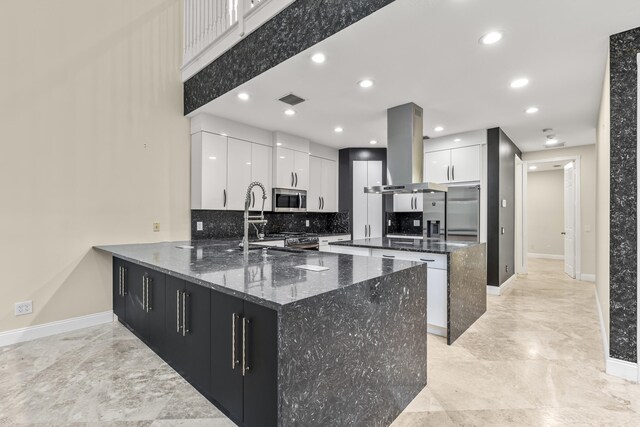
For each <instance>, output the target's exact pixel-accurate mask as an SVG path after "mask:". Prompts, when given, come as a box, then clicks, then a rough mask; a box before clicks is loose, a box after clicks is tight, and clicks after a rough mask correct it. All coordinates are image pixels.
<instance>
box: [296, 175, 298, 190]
mask: <svg viewBox="0 0 640 427" xmlns="http://www.w3.org/2000/svg"><path fill="white" fill-rule="evenodd" d="M297 187H298V172H296V188H297Z"/></svg>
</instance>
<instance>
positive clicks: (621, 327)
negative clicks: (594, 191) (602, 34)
mask: <svg viewBox="0 0 640 427" xmlns="http://www.w3.org/2000/svg"><path fill="white" fill-rule="evenodd" d="M638 53H640V28H636V29H633V30H630V31H626V32H624V33H620V34H616V35H613V36H611V38H610V44H609V54H610V63H609V64H610V71H611V78H610V85H611V97H610V101H611V116H610V117H611V118H610V120H611V136H610V137H611V139H610V149H609V155H610V187H609V188H610V198H609V203H610V220H609V221H610V222H609V228H610V235H609V237H610V246H609V251H610V252H609V256H610V259H611V260H612V261H613V262H611V263H610V265H609V283H610V286H609V297H610V298H609V308H610V315H609V319H610V324H609V355H610V356H611V357H612V358H615V359H619V360H623V361H627V362H632V363H636V362H637V316H638V306H637V285H638V277H637V268H638V252H637V249H638V248H637V241H638V240H637V236H638V229H637V220H638V210H637V198H638V182H637V156H638V116H637V112H638V63H637V61H638V59H637V55H638Z"/></svg>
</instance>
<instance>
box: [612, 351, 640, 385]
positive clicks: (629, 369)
mask: <svg viewBox="0 0 640 427" xmlns="http://www.w3.org/2000/svg"><path fill="white" fill-rule="evenodd" d="M607 374H609V375H613V376H614V377H618V378H622V379H625V380H627V381H632V382H634V383H637V382H638V364H637V363H631V362H625V361H624V360H620V359H614V358H613V357H607Z"/></svg>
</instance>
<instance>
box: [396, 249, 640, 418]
mask: <svg viewBox="0 0 640 427" xmlns="http://www.w3.org/2000/svg"><path fill="white" fill-rule="evenodd" d="M488 299H489V300H488V309H487V313H485V315H484V316H483V317H482V318H481V319H480V320H479V321H478V322H476V324H474V325H473V326H472V327H471V328H470V329H469V330H468V331H467V332H466V333H465V335H463V336H462V337H461V338H460V339H458V341H456V343H455V344H454V345H453V346H451V347H447V346H446V344H445V342H444V340H442V339H440V338H435V337H432V336H429V345H428V360H429V363H428V369H429V371H428V384H429V385H428V386H427V387H426V388H425V389H424V390H423V392H422V393H421V394H420V395H419V396H418V397H417V398H416V399H415V400H414V401H413V402H412V403H411V404H410V405H409V407H407V409H406V410H405V411H404V412H403V413H402V414H401V415H400V416H399V417H398V418H397V419H396V421H395V422H394V424H393V427H407V426H453V425H456V426H459V425H464V426H485V425H486V426H505V425H507V426H525V425H530V426H540V425H544V426H553V425H558V426H560V425H562V426H566V425H576V426H578V425H579V426H584V425H597V426H604V425H606V426H622V425H629V426H632V425H633V426H637V425H639V424H640V406H638V402H640V386H638V385H636V384H632V383H629V382H626V381H624V380H621V379H618V378H614V377H611V376H608V375H606V374H605V373H604V352H603V349H602V339H601V337H600V327H599V320H598V314H597V309H596V301H595V293H594V285H593V284H592V283H588V282H581V281H577V280H572V279H571V278H569V277H568V276H565V275H564V273H563V262H562V261H557V260H546V259H529V275H528V276H527V277H522V278H518V279H517V280H516V281H515V283H514V284H513V285H512V286H511V287H510V289H508V290H507V292H506V293H505V294H504V295H502V296H489V297H488Z"/></svg>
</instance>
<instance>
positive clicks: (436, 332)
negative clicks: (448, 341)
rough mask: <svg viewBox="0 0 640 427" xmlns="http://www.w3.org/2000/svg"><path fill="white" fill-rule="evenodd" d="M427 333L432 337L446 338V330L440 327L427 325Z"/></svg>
mask: <svg viewBox="0 0 640 427" xmlns="http://www.w3.org/2000/svg"><path fill="white" fill-rule="evenodd" d="M427 332H428V333H430V334H433V335H439V336H441V337H446V336H447V328H443V327H441V326H436V325H430V324H428V323H427Z"/></svg>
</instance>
